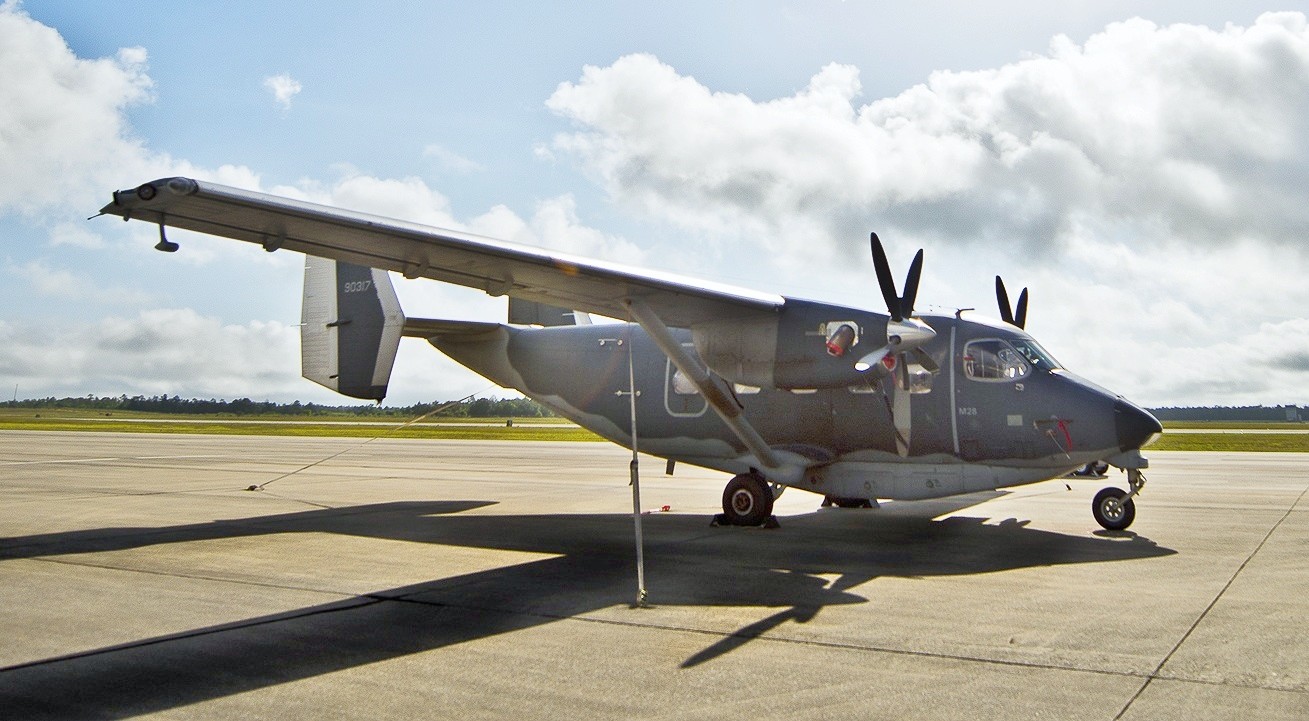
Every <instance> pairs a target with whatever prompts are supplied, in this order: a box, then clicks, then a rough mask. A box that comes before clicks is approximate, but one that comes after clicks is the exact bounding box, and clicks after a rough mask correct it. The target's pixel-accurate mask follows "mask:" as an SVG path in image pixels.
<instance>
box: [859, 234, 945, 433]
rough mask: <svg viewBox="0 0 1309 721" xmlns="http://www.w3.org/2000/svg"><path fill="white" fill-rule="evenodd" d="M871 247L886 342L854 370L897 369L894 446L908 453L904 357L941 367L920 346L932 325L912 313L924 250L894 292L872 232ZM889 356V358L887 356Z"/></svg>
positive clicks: (879, 244) (888, 268) (930, 333)
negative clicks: (884, 314) (885, 315)
mask: <svg viewBox="0 0 1309 721" xmlns="http://www.w3.org/2000/svg"><path fill="white" fill-rule="evenodd" d="M870 239H871V242H872V248H873V268H874V269H875V270H876V271H877V284H878V286H880V288H881V290H882V300H884V301H885V302H886V311H887V313H889V314H890V316H891V317H890V318H889V319H887V321H886V345H884V346H882V347H881V348H878V349H877V350H875V351H873V352H871V353H868V354H867V355H865V356H864V357H862V358H860V359H859V360H858V361H856V362H855V364H854V368H855V370H857V371H859V372H861V373H863V372H866V371H868V370H869V369H871V368H873V367H875V366H877V365H878V364H879V363H882V364H883V365H884V367H885V368H886V370H887V371H892V372H895V373H896V384H895V385H896V388H897V392H896V394H895V400H894V403H893V404H892V408H891V415H892V420H893V422H894V425H895V431H896V449H897V450H898V451H899V453H900V455H902V456H907V455H909V437H910V431H911V428H910V419H911V418H912V409H911V408H910V393H909V375H908V368H907V367H906V364H905V363H904V362H903V357H904V356H905V355H908V354H912V355H913V357H914V360H915V361H916V362H917V363H918V364H919V365H921V366H922V367H923V368H924V369H925V370H926V371H928V372H929V373H933V374H935V373H937V372H939V371H940V367H939V366H937V364H936V363H935V362H934V361H933V360H932V358H931V356H929V355H928V354H927V353H926V352H925V351H924V350H923V349H922V347H923V346H924V345H926V344H927V343H928V342H929V341H931V340H932V339H933V338H935V337H936V331H934V330H932V327H931V326H929V325H927V324H926V323H924V322H923V321H921V320H919V319H918V318H915V317H913V315H914V300H915V299H916V298H917V296H918V279H919V277H920V276H921V275H922V273H923V251H922V250H921V249H920V250H919V251H918V254H917V255H915V256H914V260H913V262H912V263H910V265H909V274H908V275H907V276H906V277H905V281H904V293H903V294H900V293H897V292H896V288H895V279H894V278H893V277H892V276H891V264H890V263H889V262H887V260H886V250H885V249H884V248H883V247H882V241H881V239H879V238H878V237H877V233H871V234H870ZM888 359H889V360H888Z"/></svg>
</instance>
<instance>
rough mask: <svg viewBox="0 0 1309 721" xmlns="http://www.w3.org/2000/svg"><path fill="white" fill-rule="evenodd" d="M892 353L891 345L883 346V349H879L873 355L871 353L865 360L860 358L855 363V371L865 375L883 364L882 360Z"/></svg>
mask: <svg viewBox="0 0 1309 721" xmlns="http://www.w3.org/2000/svg"><path fill="white" fill-rule="evenodd" d="M890 352H891V346H889V345H888V346H882V347H881V348H878V349H877V350H875V351H873V352H872V353H869V354H868V355H866V356H864V357H863V358H860V359H859V360H857V361H855V364H854V369H855V370H857V371H859V372H860V373H863V372H865V371H867V370H868V369H869V368H872V367H873V366H875V365H877V364H878V363H881V362H882V359H883V358H885V357H886V356H887V355H888V354H890Z"/></svg>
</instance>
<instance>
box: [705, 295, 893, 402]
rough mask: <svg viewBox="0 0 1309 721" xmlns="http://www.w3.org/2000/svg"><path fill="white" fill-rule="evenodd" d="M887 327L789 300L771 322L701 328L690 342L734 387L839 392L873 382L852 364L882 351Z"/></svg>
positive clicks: (871, 317) (882, 321)
mask: <svg viewBox="0 0 1309 721" xmlns="http://www.w3.org/2000/svg"><path fill="white" fill-rule="evenodd" d="M886 323H887V318H886V316H884V315H877V314H874V313H869V312H867V311H860V310H854V309H852V308H845V307H842V306H836V305H828V304H826V303H815V302H812V301H800V300H794V299H789V298H788V299H787V301H786V305H785V306H784V307H783V309H782V310H781V312H779V313H778V314H777V315H775V316H770V317H765V318H756V319H752V320H744V321H742V320H722V321H713V322H710V323H703V324H700V325H697V326H695V327H693V328H692V329H691V336H692V338H693V339H694V341H695V349H696V351H697V352H698V353H699V354H700V358H701V359H702V360H704V362H705V365H707V366H709V368H710V370H712V371H714V372H715V373H717V374H718V375H720V376H722V377H723V378H725V379H727V380H729V381H731V382H733V383H740V384H743V385H749V386H758V387H760V388H784V389H809V388H841V387H846V386H855V385H862V384H865V383H868V382H869V381H870V380H874V379H875V378H876V377H877V376H876V375H873V374H871V372H864V373H861V372H859V371H857V370H855V368H854V362H855V359H856V358H860V357H862V356H863V355H865V354H867V353H871V352H872V351H874V350H876V349H877V348H880V347H883V346H885V345H886ZM846 327H848V329H847V328H846Z"/></svg>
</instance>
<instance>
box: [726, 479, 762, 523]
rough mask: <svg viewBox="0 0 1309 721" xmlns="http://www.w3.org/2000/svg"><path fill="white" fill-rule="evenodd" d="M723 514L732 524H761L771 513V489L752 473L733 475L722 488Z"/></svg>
mask: <svg viewBox="0 0 1309 721" xmlns="http://www.w3.org/2000/svg"><path fill="white" fill-rule="evenodd" d="M723 515H724V516H725V517H726V518H727V521H728V522H729V523H731V524H732V525H734V526H758V525H762V524H763V522H764V521H766V520H768V517H769V516H771V515H773V490H772V489H771V488H769V487H768V483H767V482H766V481H764V479H762V478H760V477H759V476H756V475H755V474H753V473H742V474H741V475H739V476H734V477H733V478H732V480H730V481H728V483H727V488H726V489H724V490H723Z"/></svg>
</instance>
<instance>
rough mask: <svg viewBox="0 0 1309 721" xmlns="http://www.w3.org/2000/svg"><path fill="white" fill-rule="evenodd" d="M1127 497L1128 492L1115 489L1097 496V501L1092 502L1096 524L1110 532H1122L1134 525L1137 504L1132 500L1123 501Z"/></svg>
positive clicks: (1104, 490)
mask: <svg viewBox="0 0 1309 721" xmlns="http://www.w3.org/2000/svg"><path fill="white" fill-rule="evenodd" d="M1126 495H1127V492H1126V491H1123V490H1120V489H1117V488H1113V487H1109V488H1105V489H1102V490H1101V491H1100V492H1099V493H1097V494H1095V500H1093V501H1091V515H1093V516H1095V522H1096V523H1098V524H1100V525H1101V526H1102V527H1103V528H1104V529H1105V530H1109V531H1121V530H1123V529H1125V528H1127V527H1128V526H1130V525H1132V521H1134V520H1136V504H1135V503H1134V502H1133V501H1132V499H1130V498H1129V499H1127V500H1126V501H1123V500H1122V498H1123V496H1126Z"/></svg>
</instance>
